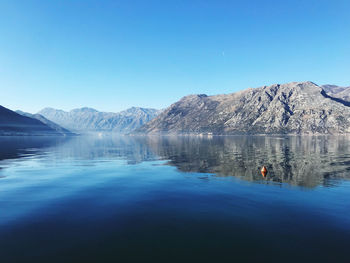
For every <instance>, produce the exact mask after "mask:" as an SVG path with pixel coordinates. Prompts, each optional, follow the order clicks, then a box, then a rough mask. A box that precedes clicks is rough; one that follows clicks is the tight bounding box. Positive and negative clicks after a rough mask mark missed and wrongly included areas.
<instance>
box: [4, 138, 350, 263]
mask: <svg viewBox="0 0 350 263" xmlns="http://www.w3.org/2000/svg"><path fill="white" fill-rule="evenodd" d="M262 165H266V166H267V168H268V174H267V176H266V177H262V175H261V173H260V171H259V170H260V168H261V166H262ZM349 179H350V138H349V137H262V136H260V137H212V138H208V137H128V136H121V137H117V136H115V137H113V136H102V137H98V136H80V137H71V138H55V137H0V262H1V263H6V262H16V263H17V262H36V263H37V262H165V263H166V262H350V252H349V251H350V250H349V247H350V180H349Z"/></svg>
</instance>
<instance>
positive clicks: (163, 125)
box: [137, 82, 350, 134]
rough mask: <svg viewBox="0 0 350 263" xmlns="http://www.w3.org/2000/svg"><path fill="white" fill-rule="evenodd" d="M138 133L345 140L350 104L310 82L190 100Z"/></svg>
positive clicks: (182, 102)
mask: <svg viewBox="0 0 350 263" xmlns="http://www.w3.org/2000/svg"><path fill="white" fill-rule="evenodd" d="M137 132H139V133H148V134H152V133H153V134H154V133H174V134H178V133H182V134H198V133H213V134H343V133H350V103H349V102H346V101H344V100H342V99H339V98H333V97H331V96H329V95H327V93H326V92H325V91H324V90H323V89H322V88H321V87H320V86H318V85H316V84H315V83H312V82H292V83H287V84H282V85H280V84H276V85H271V86H268V87H267V86H264V87H260V88H255V89H252V88H251V89H247V90H244V91H240V92H236V93H232V94H226V95H216V96H207V95H190V96H186V97H184V98H182V99H181V100H180V101H178V102H176V103H174V104H172V105H171V106H170V107H169V108H167V109H166V110H165V111H163V112H162V113H161V114H160V115H159V116H158V117H157V118H155V119H153V120H152V121H150V122H149V123H147V124H146V125H144V126H143V127H141V128H140V129H138V130H137Z"/></svg>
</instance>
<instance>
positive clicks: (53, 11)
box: [0, 0, 350, 113]
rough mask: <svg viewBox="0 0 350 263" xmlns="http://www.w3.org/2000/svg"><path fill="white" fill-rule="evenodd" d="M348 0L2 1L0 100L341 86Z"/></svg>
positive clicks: (347, 70) (129, 98) (62, 102)
mask: <svg viewBox="0 0 350 263" xmlns="http://www.w3.org/2000/svg"><path fill="white" fill-rule="evenodd" d="M349 14H350V1H349V0H342V1H341V0H329V1H324V0H303V1H302V0H299V1H298V0H293V1H291V0H283V1H272V0H255V1H254V0H245V1H243V0H242V1H234V0H232V1H220V0H213V1H206V0H202V1H195V0H193V1H190V0H187V1H181V0H177V1H176V0H173V1H165V0H161V1H154V0H144V1H138V0H132V1H130V0H125V1H117V0H115V1H103V0H96V1H89V0H67V1H65V0H52V1H47V0H43V1H31V0H26V1H22V0H18V1H17V0H0V105H3V106H5V107H8V108H10V109H12V110H17V109H20V110H23V111H27V112H31V113H36V112H38V111H39V110H41V109H42V108H44V107H53V108H58V109H63V110H71V109H74V108H79V107H84V106H87V107H92V108H95V109H97V110H101V111H110V112H117V111H121V110H124V109H126V108H129V107H132V106H139V107H150V108H158V109H161V108H165V107H167V106H169V105H170V104H172V103H174V102H176V101H177V100H179V99H180V98H181V97H183V96H186V95H189V94H208V95H214V94H222V93H232V92H236V91H239V90H243V89H246V88H249V87H259V86H264V85H271V84H275V83H287V82H292V81H308V80H310V81H313V82H315V83H317V84H319V85H322V84H335V85H339V86H350V64H349V61H350V15H349Z"/></svg>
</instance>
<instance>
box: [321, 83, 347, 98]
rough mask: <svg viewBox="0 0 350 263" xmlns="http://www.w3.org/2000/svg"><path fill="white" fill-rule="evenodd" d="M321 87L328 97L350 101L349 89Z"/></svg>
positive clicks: (329, 86)
mask: <svg viewBox="0 0 350 263" xmlns="http://www.w3.org/2000/svg"><path fill="white" fill-rule="evenodd" d="M321 87H322V88H323V89H324V91H325V92H326V93H327V94H328V95H329V96H332V97H335V98H340V99H342V100H346V101H350V87H339V86H336V85H323V86H321Z"/></svg>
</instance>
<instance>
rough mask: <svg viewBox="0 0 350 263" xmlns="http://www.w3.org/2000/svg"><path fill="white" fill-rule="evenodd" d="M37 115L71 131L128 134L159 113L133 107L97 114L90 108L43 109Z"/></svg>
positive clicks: (97, 112)
mask: <svg viewBox="0 0 350 263" xmlns="http://www.w3.org/2000/svg"><path fill="white" fill-rule="evenodd" d="M38 113H39V114H40V115H43V116H44V117H45V118H47V119H49V120H50V121H53V122H55V123H57V124H59V125H60V126H62V127H64V128H66V129H68V130H71V131H76V132H91V131H105V132H118V133H128V132H130V131H133V130H135V129H136V128H139V127H141V126H142V125H143V124H145V123H147V122H148V121H150V120H151V119H153V118H154V117H156V116H157V115H158V113H159V111H158V110H156V109H146V108H137V107H133V108H130V109H127V110H125V111H122V112H119V113H112V112H99V111H97V110H95V109H92V108H80V109H74V110H71V111H69V112H66V111H63V110H56V109H53V108H45V109H43V110H41V111H40V112H38Z"/></svg>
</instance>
